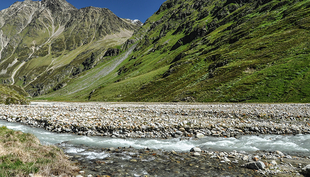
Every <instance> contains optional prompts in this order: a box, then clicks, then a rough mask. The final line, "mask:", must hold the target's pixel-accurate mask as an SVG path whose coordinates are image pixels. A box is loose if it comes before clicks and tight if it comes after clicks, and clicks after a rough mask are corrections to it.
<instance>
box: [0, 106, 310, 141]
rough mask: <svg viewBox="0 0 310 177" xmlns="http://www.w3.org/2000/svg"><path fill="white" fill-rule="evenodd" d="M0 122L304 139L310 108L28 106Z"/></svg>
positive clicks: (117, 134)
mask: <svg viewBox="0 0 310 177" xmlns="http://www.w3.org/2000/svg"><path fill="white" fill-rule="evenodd" d="M0 119H2V120H7V121H9V122H20V123H23V124H26V125H30V126H34V127H39V128H44V129H46V130H48V131H52V132H56V133H74V134H78V135H87V136H106V137H113V138H161V139H167V138H191V137H195V138H201V137H204V136H214V137H236V136H241V135H253V134H278V135H279V134H294V135H295V134H310V126H309V125H310V104H172V103H55V102H54V103H53V102H51V103H44V102H43V103H40V102H37V103H35V102H34V103H32V105H29V106H20V105H10V106H6V105H1V106H0Z"/></svg>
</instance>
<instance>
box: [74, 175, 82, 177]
mask: <svg viewBox="0 0 310 177" xmlns="http://www.w3.org/2000/svg"><path fill="white" fill-rule="evenodd" d="M75 177H83V176H82V175H76V176H75Z"/></svg>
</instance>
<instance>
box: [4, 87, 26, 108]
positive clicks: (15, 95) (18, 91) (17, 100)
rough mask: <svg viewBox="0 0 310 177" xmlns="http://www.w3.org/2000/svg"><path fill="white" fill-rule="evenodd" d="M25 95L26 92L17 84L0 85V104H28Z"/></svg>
mask: <svg viewBox="0 0 310 177" xmlns="http://www.w3.org/2000/svg"><path fill="white" fill-rule="evenodd" d="M27 96H29V95H28V93H27V92H25V91H24V89H22V88H21V87H19V86H15V85H0V104H29V101H28V100H27V99H26V98H25V97H27Z"/></svg>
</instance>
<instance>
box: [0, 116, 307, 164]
mask: <svg viewBox="0 0 310 177" xmlns="http://www.w3.org/2000/svg"><path fill="white" fill-rule="evenodd" d="M0 125H2V126H7V127H8V128H9V129H13V130H20V131H22V132H25V133H31V134H34V135H35V136H37V137H38V138H39V140H40V141H41V143H42V144H57V143H61V142H66V141H68V142H69V144H72V145H80V144H84V145H87V146H91V147H100V148H109V147H129V146H131V147H134V148H137V149H141V148H150V149H163V150H174V151H189V150H190V149H191V148H192V147H200V148H201V149H205V150H208V149H210V150H217V151H233V150H237V151H246V152H252V151H257V150H266V151H276V150H279V151H282V152H287V153H303V154H307V155H310V135H296V136H293V135H292V136H283V135H261V136H242V137H240V138H238V139H236V138H216V137H205V138H202V139H199V140H182V141H180V140H179V139H169V140H160V139H117V138H102V137H87V136H78V135H74V134H57V133H53V132H48V131H46V130H43V129H40V128H32V127H29V126H26V125H22V124H19V123H11V122H7V121H2V120H0ZM66 151H67V152H68V153H77V154H81V155H87V156H88V158H98V157H101V158H104V154H100V153H89V152H88V154H83V151H84V150H83V149H78V148H75V147H74V146H72V148H68V149H67V150H66Z"/></svg>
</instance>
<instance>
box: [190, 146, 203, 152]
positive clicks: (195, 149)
mask: <svg viewBox="0 0 310 177" xmlns="http://www.w3.org/2000/svg"><path fill="white" fill-rule="evenodd" d="M190 152H201V149H200V148H198V147H194V148H192V149H191V150H190Z"/></svg>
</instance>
